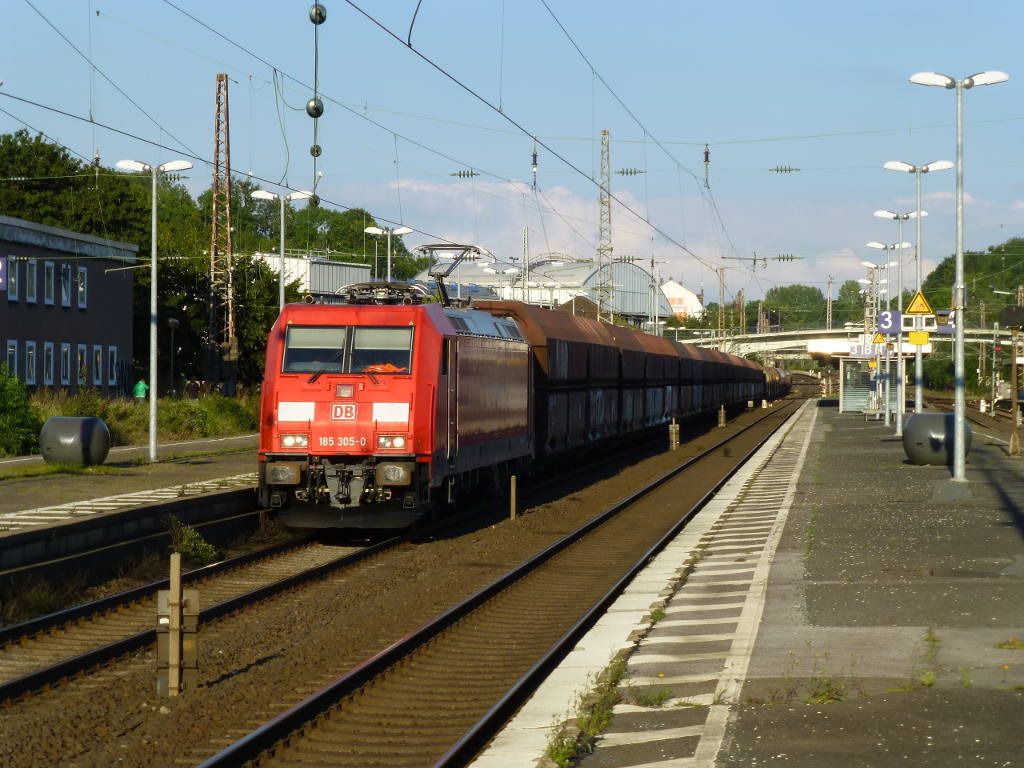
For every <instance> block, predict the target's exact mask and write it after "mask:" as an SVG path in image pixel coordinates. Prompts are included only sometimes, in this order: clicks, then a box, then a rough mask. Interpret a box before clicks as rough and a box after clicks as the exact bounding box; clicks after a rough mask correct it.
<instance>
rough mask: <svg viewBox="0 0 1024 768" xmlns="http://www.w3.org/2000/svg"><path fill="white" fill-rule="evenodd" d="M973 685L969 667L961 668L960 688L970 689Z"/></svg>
mask: <svg viewBox="0 0 1024 768" xmlns="http://www.w3.org/2000/svg"><path fill="white" fill-rule="evenodd" d="M972 685H973V683H972V682H971V670H969V669H968V668H967V667H960V687H961V688H970V687H971V686H972Z"/></svg>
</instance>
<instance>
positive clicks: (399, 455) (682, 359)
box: [259, 284, 788, 528]
mask: <svg viewBox="0 0 1024 768" xmlns="http://www.w3.org/2000/svg"><path fill="white" fill-rule="evenodd" d="M363 288H364V290H361V291H360V290H354V291H350V292H349V299H350V303H345V304H315V305H310V304H290V305H287V306H285V307H284V309H283V310H282V312H281V315H280V316H279V317H278V320H277V322H276V323H275V324H274V327H273V328H272V329H271V331H270V335H269V338H268V341H267V356H266V377H265V380H264V385H263V395H262V406H261V421H260V446H259V498H260V502H261V504H263V505H264V506H268V507H273V508H277V509H279V510H280V519H281V520H282V521H283V522H284V523H285V524H287V525H291V526H295V527H304V528H348V527H352V528H399V527H404V526H406V525H409V524H411V523H413V522H415V521H416V520H418V519H420V518H422V517H423V516H424V515H426V514H428V513H432V512H434V511H436V510H437V509H439V508H440V507H441V506H443V505H444V504H446V503H449V502H452V501H454V500H455V498H456V496H457V495H460V494H463V493H467V494H472V493H474V492H476V493H492V492H493V489H494V488H495V487H496V485H497V484H500V483H502V482H503V481H504V479H505V478H506V477H507V476H508V475H509V474H512V473H516V472H520V471H524V470H530V469H533V470H536V469H537V468H538V467H548V466H553V465H557V464H558V463H560V462H563V461H570V462H571V461H574V460H578V459H579V456H580V454H581V453H583V452H584V451H586V450H588V449H589V448H592V447H594V446H599V445H609V444H616V442H617V441H620V442H621V441H625V440H627V439H629V438H630V437H632V436H635V435H637V434H638V433H641V432H643V431H644V430H648V429H651V428H653V427H656V426H658V425H664V424H666V423H668V422H669V421H670V420H671V419H673V418H674V419H689V418H694V417H697V416H700V415H701V414H708V413H713V412H716V411H717V410H718V409H719V407H720V406H722V405H725V406H727V407H728V406H731V405H735V404H739V403H746V402H747V401H750V400H754V401H760V400H761V399H763V398H766V399H774V398H776V397H779V396H781V395H782V394H784V392H785V390H786V388H787V386H788V384H787V381H788V379H787V377H786V375H785V374H784V373H782V372H781V371H778V370H776V369H774V368H763V367H762V366H760V365H758V364H757V363H755V362H753V361H750V360H746V359H743V358H740V357H735V356H733V355H728V354H725V353H722V352H718V351H715V350H711V349H705V348H701V347H696V346H692V345H689V344H679V343H676V342H674V341H671V340H669V339H666V338H662V337H657V336H651V335H648V334H644V333H640V332H637V331H634V330H631V329H627V328H622V327H619V326H614V325H609V324H606V323H602V322H598V321H595V320H591V319H587V318H584V317H580V316H575V315H572V314H568V313H564V312H557V311H551V310H546V309H542V308H539V307H536V306H533V305H529V304H523V303H520V302H514V301H485V302H479V303H476V304H474V305H473V307H472V308H468V309H460V308H453V307H449V306H445V305H444V304H440V303H421V302H419V300H418V299H417V298H416V296H415V294H414V293H413V292H411V291H408V290H406V289H401V290H395V289H393V287H391V288H389V287H388V286H387V284H385V285H383V286H382V285H381V284H367V285H366V286H364V287H363Z"/></svg>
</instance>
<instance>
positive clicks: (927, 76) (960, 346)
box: [910, 70, 1010, 482]
mask: <svg viewBox="0 0 1024 768" xmlns="http://www.w3.org/2000/svg"><path fill="white" fill-rule="evenodd" d="M1009 79H1010V76H1009V75H1007V74H1006V73H1005V72H999V71H994V70H993V71H986V72H978V73H977V74H974V75H970V76H969V77H965V78H964V79H963V80H956V79H954V78H952V77H950V76H949V75H940V74H939V73H938V72H917V73H915V74H913V75H911V76H910V82H912V83H916V84H917V85H934V86H937V87H940V88H947V89H956V277H955V279H954V283H953V311H954V312H955V313H956V325H955V326H954V327H953V383H954V386H955V388H956V389H955V391H954V400H953V414H954V415H953V480H956V481H959V482H966V481H967V445H966V443H965V440H966V438H967V436H966V433H965V430H964V418H965V415H966V413H965V412H966V410H967V396H966V391H965V389H964V323H965V321H966V320H967V312H966V310H967V301H966V296H965V295H964V89H966V88H973V87H974V86H976V85H995V84H996V83H1005V82H1006V81H1007V80H1009Z"/></svg>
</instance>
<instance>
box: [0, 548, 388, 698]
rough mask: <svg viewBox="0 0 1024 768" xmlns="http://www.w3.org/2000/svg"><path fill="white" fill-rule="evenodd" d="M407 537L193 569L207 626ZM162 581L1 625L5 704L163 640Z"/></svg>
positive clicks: (189, 577) (0, 685)
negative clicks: (159, 631) (159, 614)
mask: <svg viewBox="0 0 1024 768" xmlns="http://www.w3.org/2000/svg"><path fill="white" fill-rule="evenodd" d="M405 540H406V537H405V536H398V537H394V538H391V539H387V540H385V541H382V542H378V543H376V544H373V545H370V546H343V545H329V544H321V543H316V542H311V541H308V540H302V541H298V542H296V541H292V542H288V543H286V544H281V545H277V546H274V547H271V548H268V549H264V550H261V551H259V552H254V553H251V554H248V555H244V556H241V557H237V558H233V559H231V560H226V561H223V562H220V563H215V564H213V565H210V566H207V567H205V568H200V569H198V570H195V571H191V572H189V573H188V574H186V576H185V579H184V581H185V583H186V584H187V585H188V586H190V587H192V588H196V589H199V590H201V600H202V602H203V604H204V605H206V606H207V607H206V608H204V609H202V610H201V611H200V614H199V621H200V625H203V624H208V623H209V622H211V621H214V620H216V619H218V618H220V617H222V616H225V615H227V614H229V613H232V612H234V611H237V610H240V609H242V608H245V607H246V606H249V605H252V604H254V603H257V602H259V601H261V600H265V599H267V598H269V597H273V596H274V595H277V594H280V593H282V592H284V591H286V590H289V589H294V588H296V587H299V586H301V585H302V584H305V583H308V582H310V581H313V580H316V579H319V578H322V577H324V576H326V575H328V574H330V573H333V572H335V571H337V570H339V569H341V568H345V567H348V566H350V565H353V564H355V563H357V562H359V561H360V560H362V559H364V558H366V557H369V556H371V555H375V554H378V553H380V552H383V551H384V550H386V549H389V548H391V547H393V546H395V545H397V544H399V543H401V542H402V541H405ZM167 586H168V585H167V582H166V581H161V582H156V583H154V584H148V585H146V586H143V587H138V588H136V589H132V590H128V591H127V592H121V593H119V594H116V595H112V596H110V597H107V598H104V599H102V600H97V601H94V602H91V603H86V604H84V605H79V606H75V607H73V608H69V609H67V610H65V611H58V612H56V613H52V614H50V615H48V616H43V617H40V618H38V619H33V620H31V621H27V622H23V623H21V624H14V625H11V626H9V627H5V628H3V629H0V702H3V701H10V700H13V699H18V698H20V697H22V696H24V695H26V694H30V693H32V692H34V691H38V690H40V689H44V688H46V687H48V686H52V685H55V684H57V683H59V682H61V681H62V680H65V679H68V678H71V677H74V676H76V675H79V674H82V673H84V672H86V671H88V670H89V669H92V668H94V667H96V666H98V665H101V664H105V663H108V662H110V661H113V660H115V659H117V658H120V657H122V656H125V655H127V654H131V653H134V652H137V651H139V650H141V649H143V648H146V647H148V646H150V645H152V644H153V643H155V642H156V629H155V619H156V596H157V591H158V590H160V589H165V588H167Z"/></svg>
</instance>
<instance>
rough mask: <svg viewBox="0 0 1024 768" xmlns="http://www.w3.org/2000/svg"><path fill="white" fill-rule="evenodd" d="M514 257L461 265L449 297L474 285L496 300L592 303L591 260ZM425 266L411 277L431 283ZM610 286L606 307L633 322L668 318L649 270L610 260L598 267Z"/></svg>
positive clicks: (597, 281) (556, 304)
mask: <svg viewBox="0 0 1024 768" xmlns="http://www.w3.org/2000/svg"><path fill="white" fill-rule="evenodd" d="M518 262H519V259H508V260H502V259H498V258H497V257H495V258H493V259H492V260H489V261H488V260H486V259H480V260H477V261H464V262H462V263H460V264H459V265H458V266H457V267H456V268H455V270H454V271H453V272H452V274H451V276H450V277H449V278H448V280H447V281H446V282H447V283H448V284H450V286H449V289H448V293H449V294H450V295H451V296H453V297H454V296H457V295H462V296H469V295H472V293H473V289H471V288H470V286H474V287H476V288H475V290H476V291H479V290H480V289H481V288H482V289H484V290H486V291H488V292H490V293H493V294H495V295H497V296H498V297H500V298H501V299H506V300H510V301H523V302H526V303H527V304H536V305H538V306H543V307H559V306H562V305H564V304H568V303H570V302H571V301H572V300H573V299H574V298H577V297H581V296H582V297H585V298H587V299H589V300H590V301H591V302H594V303H596V302H597V291H598V287H599V284H600V282H601V281H600V279H599V278H600V276H599V275H598V269H597V264H596V262H594V261H589V260H588V261H581V260H575V259H572V258H570V257H568V256H561V255H553V254H544V255H542V256H539V257H535V258H533V259H531V260H530V262H529V264H528V265H526V267H525V268H524V267H523V265H522V264H520V263H518ZM428 272H429V267H428V269H426V270H423V271H422V272H420V274H418V275H417V276H416V280H419V281H423V282H428V283H429V282H433V278H431V277H430V276H429V274H428ZM603 272H604V277H605V283H606V284H607V285H608V286H609V296H610V302H609V303H610V305H611V310H612V312H614V313H615V314H616V315H619V316H621V317H624V318H626V319H627V320H629V321H630V322H631V323H633V324H634V325H637V326H642V325H644V324H645V323H649V322H652V321H656V320H657V319H662V318H666V317H670V316H671V315H672V309H671V307H670V306H669V304H668V301H667V299H666V298H665V296H664V294H663V293H662V292H661V291H660V290H658V288H657V286H656V285H655V283H654V280H653V278H652V276H651V273H650V272H648V271H647V270H645V269H644V268H643V267H641V266H639V265H637V264H634V263H632V262H628V261H612V262H611V263H610V264H606V265H605V266H604V268H603Z"/></svg>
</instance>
